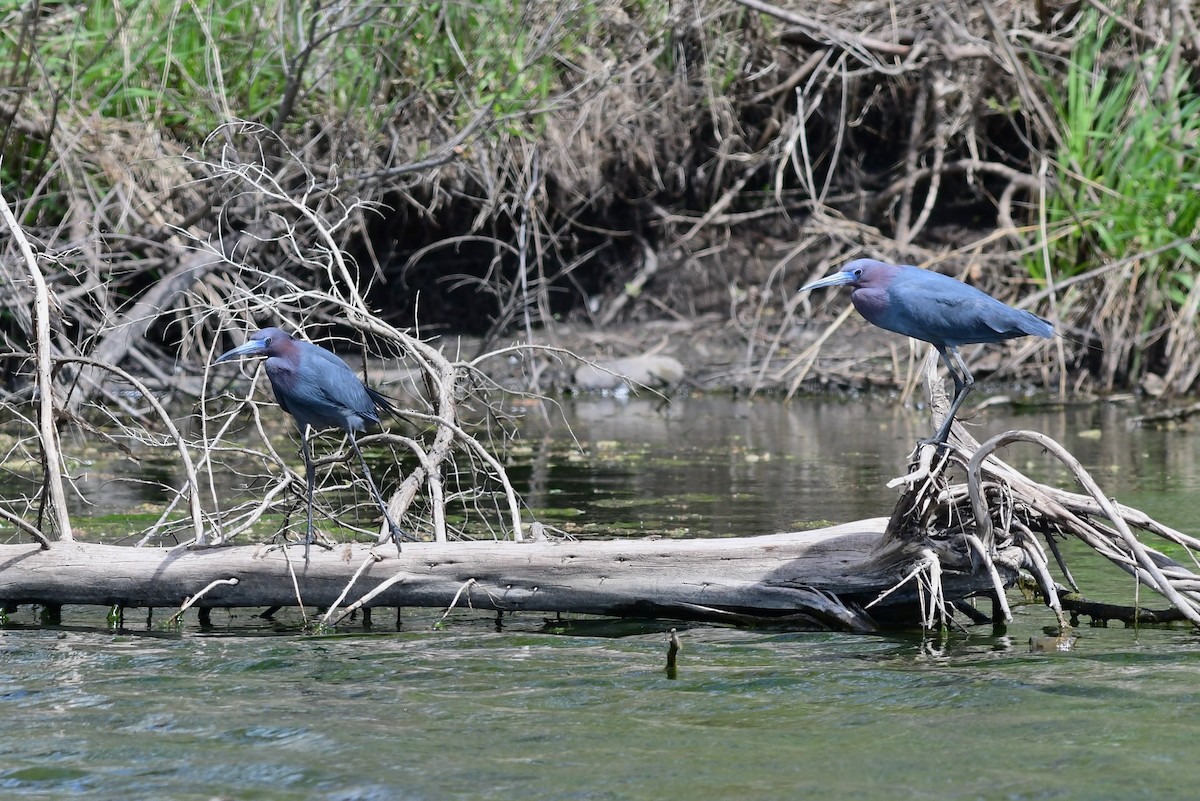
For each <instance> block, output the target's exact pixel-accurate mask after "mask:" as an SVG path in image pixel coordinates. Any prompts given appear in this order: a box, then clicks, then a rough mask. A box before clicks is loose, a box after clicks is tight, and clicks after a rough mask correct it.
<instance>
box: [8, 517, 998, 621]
mask: <svg viewBox="0 0 1200 801" xmlns="http://www.w3.org/2000/svg"><path fill="white" fill-rule="evenodd" d="M886 524H887V519H886V518H874V519H870V520H863V521H859V522H855V523H847V524H842V525H838V526H833V527H831V528H826V529H821V530H815V531H805V532H796V533H787V534H774V535H767V536H761V537H747V538H722V539H690V540H688V539H683V540H672V539H646V540H607V541H586V542H580V541H566V540H540V541H533V542H530V541H526V542H511V541H507V542H478V541H477V542H454V543H406V544H405V545H404V550H403V552H402V553H401V554H399V555H397V554H396V553H395V551H394V550H392V549H386V551H387V552H386V553H385V552H384V550H385V549H382V548H379V547H378V546H368V545H363V544H342V545H338V546H335V547H334V548H333V549H332V550H320V549H314V550H313V552H312V558H311V559H310V561H309V562H308V563H305V562H304V561H303V559H302V558H300V556H299V553H300V551H299V549H298V548H292V549H291V550H289V549H286V548H279V547H266V546H257V547H253V546H225V547H215V548H184V547H179V548H170V549H168V548H148V547H143V548H130V547H120V546H112V545H98V544H87V543H78V542H71V543H66V542H62V543H55V544H54V545H53V547H52V548H50V549H49V550H46V549H42V548H40V547H38V546H37V545H35V544H29V545H0V603H3V604H4V605H5V606H6V607H9V608H11V607H12V606H14V605H19V604H42V605H48V606H59V605H63V604H92V605H102V606H119V607H168V608H173V607H178V606H180V605H181V604H185V603H189V602H190V601H194V605H196V606H198V607H200V608H216V607H268V606H298V605H299V606H314V607H318V608H320V609H324V610H327V611H326V614H325V618H324V620H326V621H328V622H331V623H336V622H337V620H338V619H340V617H344V616H345V614H346V613H348V612H349V611H352V610H354V609H358V608H371V607H398V606H424V607H439V608H443V607H455V606H458V607H463V608H472V609H480V610H498V611H508V612H569V613H583V614H596V615H616V616H624V617H631V616H632V617H665V618H674V619H685V620H707V621H725V622H737V623H747V622H762V621H775V622H787V623H790V624H799V625H804V626H816V627H821V628H835V629H843V630H853V631H873V630H875V629H876V628H878V627H879V625H880V623H881V622H882V621H887V620H890V619H897V618H898V619H905V620H906V621H907V622H909V623H911V622H912V620H913V619H914V618H913V614H912V609H913V608H914V606H915V605H920V604H923V603H924V599H921V598H919V597H918V596H919V594H920V591H919V589H918V588H917V585H915V584H914V586H913V587H912V588H908V589H906V590H903V591H899V592H889V590H891V589H893V588H895V587H896V585H897V584H898V583H900V582H901V581H902V580H903V578H904V575H905V574H906V573H907V572H908V571H909V568H910V566H911V561H912V560H911V559H908V558H906V557H904V556H903V555H902V554H901V552H900V551H898V550H897V549H896V548H895V547H888V548H883V547H881V546H883V544H884V540H883V535H884V530H885V528H886ZM964 556H965V555H964ZM1010 556H1011V555H1010ZM1014 558H1017V557H1014ZM941 559H942V562H943V567H942V579H941V583H942V587H943V592H944V593H945V594H946V595H947V596H952V597H954V598H957V599H961V598H964V597H967V596H969V595H972V594H976V593H980V592H984V593H987V592H990V591H991V589H992V582H991V580H990V579H989V578H988V577H986V576H984V575H982V574H977V575H973V574H972V573H971V571H970V566H969V562H968V560H967V559H966V558H958V559H956V558H955V557H954V556H953V554H951V553H946V554H943V555H942V557H941ZM956 565H957V567H955V566H956ZM1015 577H1016V568H1015V566H1013V567H1011V568H1010V572H1009V575H1008V576H1007V579H1008V580H1009V581H1010V582H1011V581H1012V580H1014V579H1015ZM202 591H203V596H202V597H201V598H198V599H197V598H195V596H196V595H197V594H198V593H201V592H202ZM885 593H887V594H886V596H885V597H884V598H883V599H882V600H880V596H881V595H883V594H885ZM876 601H878V603H877V604H875V606H873V607H872V608H871V610H870V611H869V612H868V611H867V610H866V607H867V606H868V605H871V604H872V603H873V602H876Z"/></svg>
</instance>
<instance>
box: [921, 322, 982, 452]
mask: <svg viewBox="0 0 1200 801" xmlns="http://www.w3.org/2000/svg"><path fill="white" fill-rule="evenodd" d="M934 347H935V348H937V352H938V355H940V356H941V357H942V363H943V364H945V365H946V370H947V371H948V372H949V373H950V377H951V378H952V379H954V400H952V401H951V402H950V409H949V411H947V412H946V417H945V419H944V420H942V425H941V427H940V428H938V430H937V433H935V434H934V435H933V436H932V437H930V438H929V439H925V440H921V443H922V444H925V445H941V444H943V443H945V441H946V438H947V437H948V436H950V426H952V425H954V416H955V415H956V414H958V410H959V408H960V407H961V406H962V405H963V401H965V400H966V399H967V395H968V394H970V392H971V387H973V386H974V385H975V377H974V376H972V375H971V371H970V370H968V369H967V365H966V362H964V361H963V358H962V355H961V354H960V353H959V352H958V348H956V347H954V346H953V345H951V346H950V347H949V350H948V352H947V348H944V347H942V346H940V345H934ZM951 354H953V355H954V361H955V362H957V363H958V367H959V368H961V370H962V375H959V372H958V370H956V369H955V366H954V363H952V362H951V361H950V355H951Z"/></svg>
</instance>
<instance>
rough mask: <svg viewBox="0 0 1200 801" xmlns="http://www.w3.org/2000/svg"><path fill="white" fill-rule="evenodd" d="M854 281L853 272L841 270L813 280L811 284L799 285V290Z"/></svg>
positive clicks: (804, 290)
mask: <svg viewBox="0 0 1200 801" xmlns="http://www.w3.org/2000/svg"><path fill="white" fill-rule="evenodd" d="M853 283H854V273H851V272H848V271H846V270H842V271H841V272H836V273H834V274H833V275H827V276H825V277H824V278H822V279H821V280H820V281H813V282H812V283H811V284H808V285H806V286H802V287H800V289H799V290H797V291H799V292H807V291H808V290H810V289H821V288H822V287H827V286H845V285H846V284H853Z"/></svg>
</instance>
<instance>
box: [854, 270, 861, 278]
mask: <svg viewBox="0 0 1200 801" xmlns="http://www.w3.org/2000/svg"><path fill="white" fill-rule="evenodd" d="M854 277H855V278H862V270H855V271H854Z"/></svg>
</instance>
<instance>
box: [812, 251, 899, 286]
mask: <svg viewBox="0 0 1200 801" xmlns="http://www.w3.org/2000/svg"><path fill="white" fill-rule="evenodd" d="M899 270H900V268H899V267H896V266H895V265H893V264H887V263H886V262H882V261H876V260H875V259H855V260H854V261H852V262H850V263H849V264H847V265H846V266H845V267H843V268H842V269H840V270H838V271H837V272H836V273H833V274H832V275H827V276H825V277H824V278H822V279H821V280H819V281H813V282H812V283H811V284H805V285H804V286H802V287H800V290H799V291H800V292H807V291H809V290H810V289H821V288H823V287H827V286H852V287H854V288H855V289H863V288H865V287H874V286H885V285H886V284H887V282H888V281H889V280H890V279H891V277H892V274H893V273H896V272H899Z"/></svg>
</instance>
